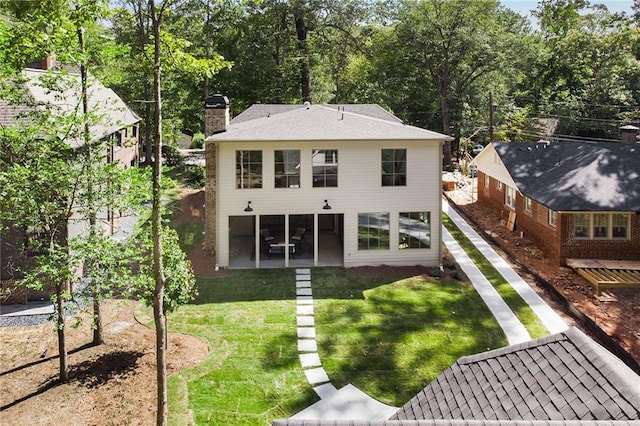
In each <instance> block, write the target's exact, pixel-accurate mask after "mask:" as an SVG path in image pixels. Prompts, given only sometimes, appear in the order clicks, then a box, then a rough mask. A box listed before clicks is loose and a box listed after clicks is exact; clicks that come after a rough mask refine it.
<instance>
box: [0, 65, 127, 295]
mask: <svg viewBox="0 0 640 426" xmlns="http://www.w3.org/2000/svg"><path fill="white" fill-rule="evenodd" d="M51 65H52V62H51V61H50V60H49V61H44V62H43V66H42V68H26V69H25V70H23V71H22V79H21V81H20V83H19V84H20V85H21V87H22V88H23V89H24V91H23V92H24V93H23V94H22V99H23V101H22V102H20V103H15V102H12V103H8V102H6V101H3V100H0V130H1V129H2V128H11V127H13V128H19V127H20V126H21V125H24V124H25V123H28V122H30V120H32V117H31V116H32V115H33V114H34V113H35V112H37V111H38V110H41V109H47V110H48V111H51V113H52V115H54V116H66V115H69V114H81V112H82V106H81V105H82V104H81V86H80V74H79V73H75V72H69V71H68V70H62V69H59V68H53V67H51ZM88 107H89V110H90V111H91V113H92V114H94V116H95V117H94V121H93V123H92V124H91V125H90V127H89V133H90V139H91V141H98V140H108V141H109V142H110V143H108V144H107V145H108V146H109V150H108V152H107V153H105V157H106V159H107V160H106V161H109V162H113V163H117V164H120V165H122V167H131V166H133V165H136V164H137V162H138V153H139V138H138V135H139V131H138V126H139V122H140V118H139V117H138V116H137V115H136V114H135V113H134V112H133V111H132V110H131V109H130V108H129V107H128V106H127V105H126V104H125V103H124V102H123V101H122V99H120V97H118V95H116V93H115V92H113V90H111V89H109V88H107V87H105V86H104V85H103V84H102V83H100V82H99V81H98V80H96V79H95V78H93V77H92V76H89V86H88ZM52 132H53V134H58V133H62V130H60V129H53V130H52ZM60 137H63V136H62V135H60ZM65 142H66V143H67V144H68V145H69V146H71V147H72V148H74V149H77V148H79V147H81V146H82V145H83V143H84V142H83V140H82V138H80V137H65ZM99 215H100V218H101V219H102V220H101V221H102V222H103V223H106V229H105V232H108V233H110V232H112V231H113V229H114V227H116V226H117V224H118V221H119V213H118V212H99ZM85 227H86V223H84V222H82V221H79V220H74V217H73V216H72V217H70V218H69V222H68V226H67V234H66V235H64V237H63V238H64V239H65V240H66V239H69V238H72V237H73V236H76V235H79V234H80V233H81V232H82V231H83V229H85ZM27 241H28V231H27V230H24V229H17V228H15V227H12V228H10V229H9V230H8V231H7V232H5V234H4V235H0V282H1V283H2V288H7V287H10V286H11V282H12V281H13V280H19V279H21V278H22V274H21V272H20V270H21V269H24V268H25V265H28V264H29V255H28V251H27V250H24V248H25V245H26V244H28V243H27ZM18 288H19V289H20V287H18ZM42 296H43V295H42V293H39V292H31V293H30V294H27V292H26V290H25V289H23V288H22V289H20V291H17V292H15V291H14V292H13V293H12V296H11V297H10V298H9V299H6V300H4V303H5V304H10V303H24V302H25V301H27V300H28V299H31V298H34V299H39V298H40V297H42ZM0 302H2V300H0Z"/></svg>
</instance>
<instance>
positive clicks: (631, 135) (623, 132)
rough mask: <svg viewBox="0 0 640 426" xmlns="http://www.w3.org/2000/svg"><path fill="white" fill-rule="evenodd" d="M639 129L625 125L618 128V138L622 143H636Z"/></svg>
mask: <svg viewBox="0 0 640 426" xmlns="http://www.w3.org/2000/svg"><path fill="white" fill-rule="evenodd" d="M639 131H640V128H638V127H636V126H632V125H626V126H622V127H620V138H621V139H622V142H623V143H636V142H638V132H639Z"/></svg>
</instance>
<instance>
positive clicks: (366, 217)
mask: <svg viewBox="0 0 640 426" xmlns="http://www.w3.org/2000/svg"><path fill="white" fill-rule="evenodd" d="M388 249H389V213H358V250H388Z"/></svg>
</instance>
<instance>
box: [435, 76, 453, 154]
mask: <svg viewBox="0 0 640 426" xmlns="http://www.w3.org/2000/svg"><path fill="white" fill-rule="evenodd" d="M438 92H439V97H440V113H441V115H442V133H444V134H445V135H451V125H450V123H449V100H448V99H447V88H446V81H443V82H441V83H440V84H439V90H438ZM450 164H451V141H446V142H445V143H444V145H443V146H442V165H443V166H448V165H450Z"/></svg>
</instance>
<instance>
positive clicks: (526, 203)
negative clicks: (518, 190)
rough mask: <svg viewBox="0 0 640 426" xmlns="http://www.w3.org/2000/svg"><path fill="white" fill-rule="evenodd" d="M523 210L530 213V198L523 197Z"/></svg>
mask: <svg viewBox="0 0 640 426" xmlns="http://www.w3.org/2000/svg"><path fill="white" fill-rule="evenodd" d="M524 211H525V212H527V213H531V198H529V197H524Z"/></svg>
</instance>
